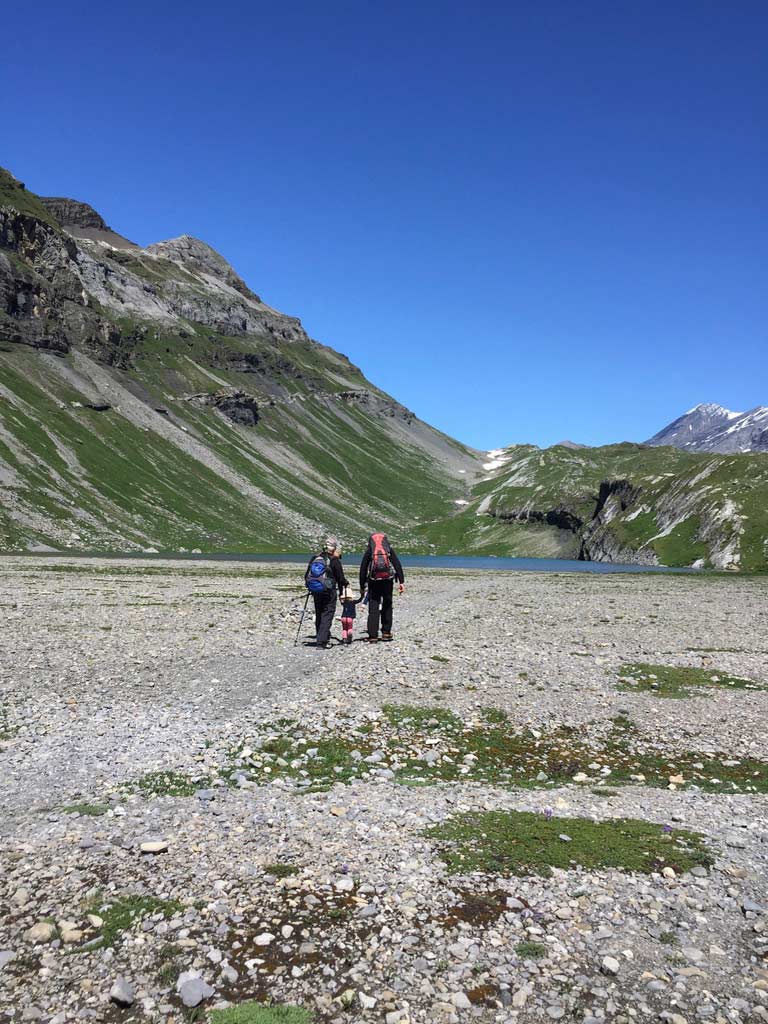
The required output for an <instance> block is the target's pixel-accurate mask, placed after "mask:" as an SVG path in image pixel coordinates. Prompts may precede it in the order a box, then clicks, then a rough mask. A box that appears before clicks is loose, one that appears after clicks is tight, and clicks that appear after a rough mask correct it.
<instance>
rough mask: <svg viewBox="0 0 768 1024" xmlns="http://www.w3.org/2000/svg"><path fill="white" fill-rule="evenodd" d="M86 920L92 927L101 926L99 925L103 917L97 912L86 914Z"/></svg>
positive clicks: (102, 922) (101, 923) (102, 921)
mask: <svg viewBox="0 0 768 1024" xmlns="http://www.w3.org/2000/svg"><path fill="white" fill-rule="evenodd" d="M86 920H87V922H88V924H89V925H91V927H92V928H101V926H102V925H103V924H104V918H103V917H99V915H98V914H88V916H87V917H86Z"/></svg>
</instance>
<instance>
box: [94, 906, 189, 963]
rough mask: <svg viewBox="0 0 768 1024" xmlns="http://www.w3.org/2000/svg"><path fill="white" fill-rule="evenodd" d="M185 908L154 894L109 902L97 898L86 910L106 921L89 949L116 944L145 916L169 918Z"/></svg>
mask: <svg viewBox="0 0 768 1024" xmlns="http://www.w3.org/2000/svg"><path fill="white" fill-rule="evenodd" d="M183 909H184V908H183V906H182V904H181V903H178V902H177V901H176V900H160V899H156V898H155V897H154V896H124V897H123V898H122V899H116V900H114V901H109V902H107V901H104V900H97V901H95V902H94V903H93V904H91V906H90V907H89V908H88V909H87V911H86V912H87V913H89V914H97V915H98V916H99V917H101V918H102V920H103V921H104V923H103V925H102V926H101V936H100V938H99V940H98V942H96V943H95V944H93V943H89V945H88V946H87V951H88V952H90V951H92V950H94V949H101V948H102V947H105V946H114V945H116V944H117V943H118V942H119V941H120V936H121V935H122V934H123V932H125V931H127V930H128V929H129V928H133V926H134V925H136V924H138V922H139V921H142V920H143V919H144V918H145V917H150V916H152V915H154V914H162V915H163V917H164V918H166V919H168V918H170V917H173V915H174V914H177V913H180V912H181V911H183ZM83 951H85V950H83Z"/></svg>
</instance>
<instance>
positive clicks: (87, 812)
mask: <svg viewBox="0 0 768 1024" xmlns="http://www.w3.org/2000/svg"><path fill="white" fill-rule="evenodd" d="M108 810H109V806H108V805H107V804H67V805H66V807H62V811H63V812H64V814H81V815H84V816H85V817H88V818H99V817H101V815H102V814H106V813H107V811H108Z"/></svg>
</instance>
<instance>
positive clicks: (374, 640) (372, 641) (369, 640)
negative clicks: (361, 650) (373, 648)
mask: <svg viewBox="0 0 768 1024" xmlns="http://www.w3.org/2000/svg"><path fill="white" fill-rule="evenodd" d="M365 639H366V643H369V644H377V643H378V642H379V638H378V637H377V636H368V637H366V638H365Z"/></svg>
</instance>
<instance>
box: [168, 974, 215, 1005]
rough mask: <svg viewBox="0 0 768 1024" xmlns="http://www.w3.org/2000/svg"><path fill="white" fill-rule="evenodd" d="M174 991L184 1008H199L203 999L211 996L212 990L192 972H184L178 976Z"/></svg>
mask: <svg viewBox="0 0 768 1024" xmlns="http://www.w3.org/2000/svg"><path fill="white" fill-rule="evenodd" d="M176 991H177V993H178V994H179V998H180V999H181V1001H182V1003H184V1005H185V1006H199V1005H200V1003H202V1001H203V1000H204V999H209V998H210V997H211V996H212V995H213V989H212V988H211V986H210V985H208V984H206V982H204V981H203V979H202V978H201V977H200V976H199V975H197V974H195V973H194V972H193V971H185V972H184V973H183V974H180V975H179V979H178V981H177V982H176Z"/></svg>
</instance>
